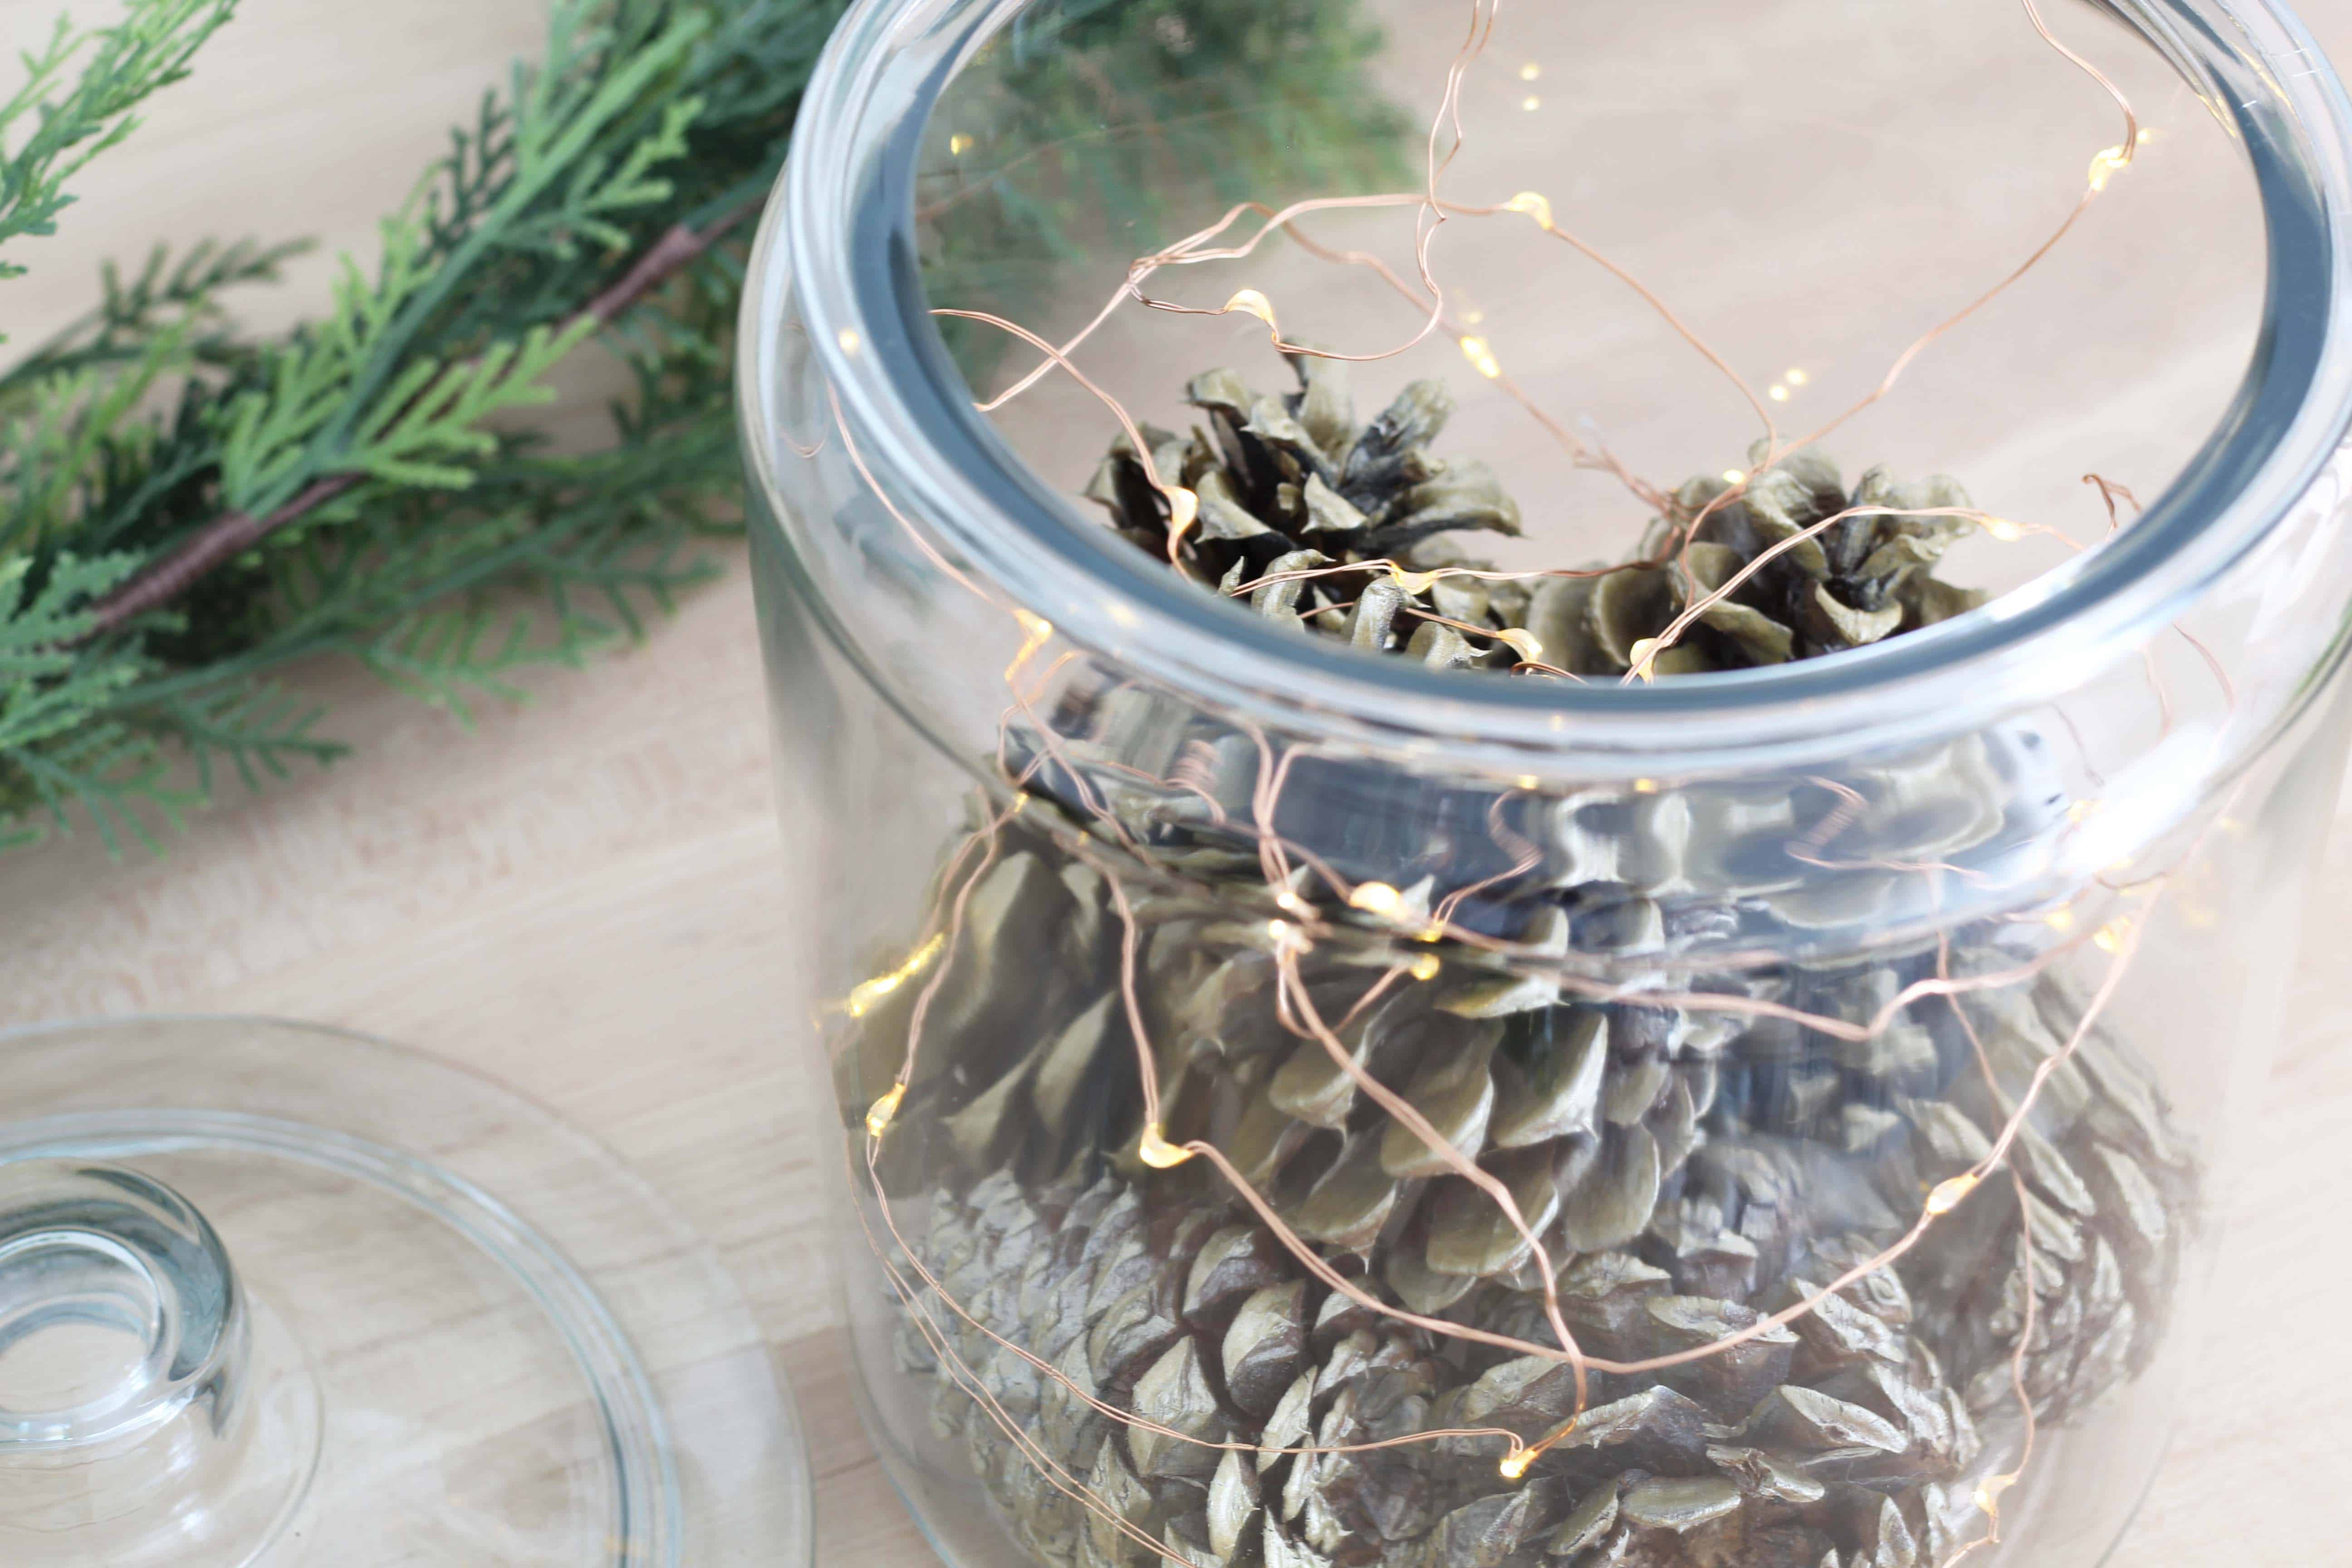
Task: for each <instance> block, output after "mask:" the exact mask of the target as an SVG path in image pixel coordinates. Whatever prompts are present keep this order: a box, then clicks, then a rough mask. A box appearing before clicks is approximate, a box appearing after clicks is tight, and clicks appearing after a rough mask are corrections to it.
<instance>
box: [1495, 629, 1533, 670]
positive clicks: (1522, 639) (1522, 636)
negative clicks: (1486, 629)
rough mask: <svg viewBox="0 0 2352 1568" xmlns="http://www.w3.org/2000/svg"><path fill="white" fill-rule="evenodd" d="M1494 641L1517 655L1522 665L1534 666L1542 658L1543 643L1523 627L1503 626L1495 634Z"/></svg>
mask: <svg viewBox="0 0 2352 1568" xmlns="http://www.w3.org/2000/svg"><path fill="white" fill-rule="evenodd" d="M1495 640H1496V642H1498V643H1501V644H1503V645H1504V646H1505V647H1508V648H1509V649H1510V650H1511V651H1512V652H1513V653H1515V654H1517V655H1518V656H1519V662H1520V663H1522V664H1534V663H1536V662H1537V661H1538V660H1539V659H1541V658H1543V643H1542V642H1541V641H1540V640H1539V639H1538V637H1536V635H1535V634H1534V633H1533V632H1531V631H1529V630H1528V629H1527V628H1526V627H1525V626H1505V627H1504V628H1503V629H1502V630H1501V631H1498V632H1496V634H1495Z"/></svg>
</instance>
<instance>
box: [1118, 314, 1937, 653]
mask: <svg viewBox="0 0 2352 1568" xmlns="http://www.w3.org/2000/svg"><path fill="white" fill-rule="evenodd" d="M1290 363H1291V365H1292V367H1293V369H1294V370H1295V372H1296V373H1297V376H1298V379H1299V387H1298V390H1297V391H1296V392H1293V393H1290V394H1288V395H1284V396H1280V397H1277V396H1274V395H1269V394H1262V393H1256V392H1253V391H1252V390H1250V388H1249V386H1248V385H1247V384H1245V383H1244V381H1243V380H1242V378H1241V376H1240V375H1238V374H1236V373H1234V372H1233V371H1230V370H1213V371H1210V372H1208V373H1206V374H1202V375H1198V376H1195V377H1193V378H1192V382H1191V383H1190V384H1188V385H1187V387H1186V389H1185V390H1186V401H1188V402H1189V403H1191V404H1192V405H1193V406H1194V407H1196V408H1199V409H1200V410H1202V413H1203V415H1204V416H1206V419H1207V424H1208V428H1207V429H1205V430H1203V429H1202V428H1199V427H1195V428H1194V429H1193V430H1192V433H1191V434H1190V435H1189V436H1187V437H1179V436H1175V435H1171V433H1169V432H1167V431H1165V430H1160V429H1158V428H1156V427H1153V426H1141V427H1140V428H1141V431H1142V434H1143V437H1144V442H1145V444H1146V446H1147V447H1149V448H1150V453H1151V458H1152V461H1153V464H1154V467H1155V468H1157V470H1158V471H1159V473H1160V475H1161V477H1162V478H1163V479H1172V480H1174V481H1176V482H1181V483H1182V484H1184V485H1186V486H1188V487H1190V488H1191V489H1192V490H1193V492H1194V493H1195V494H1196V495H1197V496H1198V497H1199V498H1200V514H1199V521H1198V524H1197V527H1196V529H1195V530H1194V531H1193V532H1192V535H1191V536H1190V538H1189V539H1188V541H1187V542H1186V544H1185V547H1184V549H1183V551H1182V552H1181V557H1180V561H1179V566H1180V568H1181V569H1182V570H1184V571H1186V572H1188V573H1189V574H1192V575H1193V576H1195V577H1196V578H1198V579H1200V580H1202V581H1204V582H1213V583H1215V584H1218V586H1219V588H1220V589H1221V590H1223V591H1232V590H1236V589H1238V588H1240V587H1242V586H1244V585H1245V584H1250V583H1253V582H1256V581H1258V580H1259V579H1260V578H1263V577H1266V576H1276V575H1279V574H1284V573H1289V572H1298V571H1307V570H1316V569H1320V568H1326V567H1332V566H1344V565H1346V564H1348V563H1354V562H1366V561H1376V560H1384V559H1395V560H1402V561H1403V562H1405V563H1407V564H1408V565H1409V566H1411V567H1412V569H1413V570H1415V571H1427V570H1430V569H1432V568H1435V567H1440V566H1468V567H1476V568H1481V569H1484V567H1485V565H1486V563H1483V562H1480V561H1477V560H1475V559H1474V558H1472V557H1470V556H1468V555H1465V553H1463V552H1462V550H1461V547H1460V545H1459V544H1458V543H1457V542H1455V541H1454V539H1452V538H1451V537H1447V536H1450V535H1453V534H1455V533H1459V532H1463V531H1476V530H1485V531H1492V532H1497V533H1505V534H1514V535H1515V534H1517V533H1518V532H1519V509H1518V507H1517V503H1515V502H1514V501H1513V500H1511V499H1510V498H1509V497H1508V496H1507V495H1506V494H1504V493H1503V489H1502V487H1501V485H1500V484H1499V483H1498V482H1497V481H1496V478H1495V476H1494V474H1493V472H1492V471H1491V470H1490V469H1489V468H1487V467H1486V464H1484V463H1482V462H1478V461H1475V460H1463V459H1452V460H1447V459H1441V458H1435V457H1433V456H1431V455H1430V453H1429V452H1428V450H1427V447H1428V444H1429V443H1430V442H1432V441H1433V440H1434V439H1435V438H1436V437H1437V435H1438V433H1439V432H1440V431H1441V430H1442V429H1444V426H1445V423H1446V421H1447V419H1448V418H1449V417H1451V416H1452V415H1453V412H1454V401H1453V398H1452V397H1451V396H1450V395H1448V394H1447V393H1446V391H1445V389H1444V386H1443V385H1442V384H1439V383H1437V382H1434V381H1416V382H1414V383H1412V384H1411V385H1409V386H1407V387H1406V388H1405V389H1404V391H1403V392H1402V393H1401V394H1399V395H1398V396H1397V398H1396V401H1394V402H1393V403H1391V404H1390V405H1389V406H1388V408H1387V409H1386V410H1385V411H1384V412H1382V413H1381V415H1380V416H1379V417H1378V418H1376V419H1374V420H1373V421H1372V422H1371V423H1370V425H1367V426H1362V427H1361V428H1360V429H1359V428H1358V426H1357V425H1356V422H1355V405H1354V400H1353V398H1352V396H1351V395H1350V394H1349V378H1348V366H1347V364H1346V363H1344V362H1341V361H1338V360H1328V359H1318V358H1315V357H1312V356H1309V355H1294V356H1291V360H1290ZM1763 456H1764V452H1763V451H1762V450H1761V449H1760V447H1759V448H1758V449H1754V450H1751V452H1750V453H1749V460H1750V461H1751V462H1756V461H1759V460H1760V459H1761V458H1763ZM1746 485H1747V488H1746V489H1745V491H1744V493H1743V494H1742V495H1741V496H1740V497H1739V498H1738V499H1736V500H1730V501H1727V502H1726V503H1724V504H1723V505H1721V506H1718V507H1717V508H1715V510H1712V511H1708V510H1706V509H1707V507H1708V505H1709V503H1710V502H1713V501H1715V500H1717V498H1718V497H1720V496H1722V495H1723V494H1724V492H1725V491H1726V490H1727V489H1728V488H1729V485H1728V483H1727V481H1726V480H1725V479H1720V478H1712V477H1709V478H1700V479H1692V480H1690V481H1689V482H1688V483H1686V484H1685V485H1684V486H1683V487H1682V488H1681V489H1679V490H1678V491H1676V492H1675V497H1674V505H1673V508H1672V509H1671V511H1670V513H1669V515H1667V516H1665V517H1662V518H1659V519H1657V520H1655V521H1654V522H1653V524H1652V526H1651V530H1650V532H1649V535H1648V537H1647V538H1646V539H1645V541H1644V542H1643V557H1644V558H1645V559H1646V558H1653V557H1655V556H1657V555H1658V554H1659V553H1660V552H1663V551H1664V550H1665V549H1666V546H1667V545H1668V543H1669V542H1670V540H1671V538H1672V536H1674V535H1675V534H1676V533H1678V532H1679V531H1682V530H1685V529H1687V528H1688V527H1689V525H1690V524H1691V522H1692V521H1693V520H1694V519H1701V518H1702V514H1704V517H1703V521H1699V523H1698V527H1697V531H1696V535H1695V537H1694V538H1693V540H1692V541H1691V542H1690V543H1689V547H1688V549H1687V550H1686V551H1680V552H1675V553H1677V554H1678V555H1679V562H1678V563H1670V564H1664V565H1659V566H1654V567H1649V566H1626V567H1622V568H1620V569H1619V570H1616V571H1613V572H1610V571H1604V570H1602V569H1601V568H1597V567H1595V568H1589V569H1588V570H1591V571H1592V572H1593V573H1594V574H1593V575H1590V576H1580V577H1546V578H1538V579H1533V580H1532V583H1529V582H1486V581H1481V580H1479V579H1475V578H1468V577H1450V578H1440V579H1438V580H1437V581H1436V582H1434V583H1432V584H1430V585H1429V586H1428V587H1427V588H1425V589H1423V590H1419V591H1408V587H1407V585H1406V584H1402V583H1400V582H1399V581H1397V580H1396V578H1395V577H1394V576H1393V575H1392V574H1388V573H1386V572H1384V571H1377V570H1368V571H1366V572H1364V573H1362V574H1354V573H1347V572H1335V573H1332V574H1329V575H1326V576H1320V577H1316V578H1310V579H1292V580H1288V581H1284V582H1278V583H1269V584H1265V585H1264V586H1261V587H1258V588H1256V589H1255V590H1254V591H1253V592H1252V593H1251V595H1250V604H1251V605H1252V607H1253V608H1255V610H1256V611H1257V612H1258V613H1259V614H1260V615H1262V616H1267V617H1268V618H1270V619H1273V620H1276V621H1280V622H1282V623H1284V624H1286V625H1289V626H1299V627H1301V628H1302V629H1306V628H1312V629H1314V630H1317V631H1319V632H1323V633H1327V634H1328V635H1331V636H1335V637H1341V638H1344V639H1345V640H1346V641H1348V642H1349V644H1351V645H1352V646H1354V647H1361V648H1367V649H1370V650H1371V651H1374V652H1397V653H1402V654H1405V655H1407V656H1409V657H1411V658H1417V659H1420V660H1421V661H1423V663H1425V664H1429V665H1433V666H1436V667H1439V668H1509V667H1511V666H1512V665H1513V664H1515V663H1516V662H1517V660H1518V658H1519V657H1520V655H1519V651H1518V650H1517V649H1515V648H1514V647H1511V646H1510V645H1509V644H1507V643H1505V642H1502V641H1500V640H1496V638H1494V637H1486V638H1478V639H1476V640H1473V638H1472V637H1465V636H1464V635H1463V632H1462V631H1461V630H1460V629H1458V627H1457V626H1448V625H1446V624H1444V623H1445V622H1446V621H1452V622H1455V623H1459V624H1460V625H1461V626H1471V627H1475V628H1483V629H1486V630H1487V631H1489V632H1492V633H1496V634H1499V633H1503V632H1507V631H1511V630H1515V629H1516V630H1518V631H1522V632H1524V633H1526V634H1528V636H1529V637H1532V638H1533V639H1534V641H1535V644H1536V645H1537V647H1538V653H1537V655H1536V657H1537V658H1538V660H1539V661H1540V662H1542V663H1544V664H1547V665H1549V666H1551V667H1552V668H1558V669H1564V670H1566V671H1568V672H1569V673H1570V674H1573V675H1580V676H1584V675H1607V674H1622V673H1623V672H1624V671H1625V670H1626V669H1627V668H1629V667H1630V666H1631V665H1632V664H1633V661H1634V658H1635V657H1636V653H1635V644H1637V643H1639V642H1641V641H1642V640H1643V639H1645V638H1650V637H1657V636H1658V635H1659V634H1660V633H1662V632H1663V631H1664V629H1665V627H1666V626H1667V623H1669V622H1670V621H1672V620H1673V619H1674V618H1675V616H1676V615H1678V614H1680V613H1681V611H1682V610H1683V609H1684V608H1685V605H1687V604H1688V603H1689V602H1690V601H1691V599H1692V598H1693V597H1695V596H1696V594H1697V593H1707V592H1712V591H1714V590H1715V589H1717V588H1718V587H1720V586H1721V585H1722V584H1724V583H1726V582H1727V581H1728V580H1729V579H1730V578H1731V577H1732V575H1733V574H1735V573H1737V572H1738V571H1739V570H1740V569H1741V568H1742V567H1743V566H1745V565H1747V564H1748V562H1750V561H1751V560H1753V559H1754V558H1755V557H1756V555H1757V554H1758V553H1759V552H1762V551H1763V550H1765V549H1767V548H1768V547H1769V546H1771V545H1773V544H1775V543H1777V542H1780V541H1782V540H1786V539H1788V538H1790V536H1792V535H1794V534H1797V533H1800V532H1801V531H1803V530H1804V529H1806V528H1808V527H1810V526H1811V525H1813V524H1814V523H1817V522H1820V521H1822V519H1824V518H1827V517H1830V516H1832V515H1833V514H1834V513H1837V512H1840V511H1843V510H1848V509H1849V508H1852V507H1866V506H1885V507H1889V508H1895V509H1900V510H1918V509H1923V508H1937V507H1966V506H1968V505H1969V500H1968V496H1967V495H1966V493H1965V492H1964V491H1962V490H1961V489H1960V487H1959V486H1958V484H1957V483H1956V482H1955V481H1953V480H1952V479H1948V478H1945V477H1943V476H1941V475H1937V476H1935V477H1933V478H1930V479H1927V480H1925V481H1922V482H1917V483H1909V484H1906V483H1898V482H1896V481H1895V480H1894V479H1892V478H1890V477H1889V476H1888V474H1887V473H1886V471H1885V469H1884V468H1871V469H1869V470H1868V471H1866V472H1865V473H1864V475H1863V476H1862V478H1861V479H1860V480H1859V481H1857V482H1856V483H1855V485H1854V486H1853V490H1852V492H1851V494H1849V493H1848V492H1847V490H1846V489H1845V487H1844V483H1843V480H1842V479H1840V477H1839V474H1838V470H1837V466H1836V465H1835V464H1833V463H1832V462H1830V461H1829V460H1828V459H1827V458H1822V457H1819V456H1817V455H1815V454H1812V453H1810V452H1799V453H1795V454H1792V455H1790V456H1789V457H1787V458H1784V459H1782V460H1781V461H1780V463H1779V464H1778V465H1776V466H1774V467H1772V468H1769V469H1766V470H1764V471H1762V472H1759V473H1757V474H1755V475H1753V476H1752V477H1750V478H1749V479H1748V480H1747V481H1746ZM1086 494H1087V498H1088V499H1089V500H1095V501H1097V502H1099V503H1101V504H1102V505H1103V506H1104V507H1105V508H1106V509H1108V511H1109V512H1110V514H1111V521H1112V524H1113V526H1114V527H1115V528H1116V529H1117V530H1118V531H1119V532H1120V533H1121V534H1122V535H1123V536H1124V537H1126V538H1128V539H1129V540H1131V541H1133V542H1135V543H1136V544H1138V545H1139V546H1140V547H1142V548H1144V549H1146V550H1149V551H1150V552H1152V553H1153V554H1154V555H1155V556H1160V555H1164V553H1165V552H1166V550H1167V537H1168V536H1167V527H1168V525H1167V521H1166V509H1165V507H1164V505H1163V503H1162V502H1161V500H1160V495H1159V492H1158V491H1156V490H1155V489H1153V488H1152V487H1151V485H1150V483H1149V482H1148V480H1147V479H1146V478H1145V475H1144V468H1143V465H1142V464H1141V463H1140V462H1139V460H1138V454H1137V452H1136V450H1135V447H1134V444H1133V443H1132V442H1131V441H1130V440H1129V438H1128V437H1125V436H1121V437H1119V438H1118V441H1117V442H1116V443H1114V444H1113V446H1112V447H1111V450H1110V455H1109V456H1108V458H1105V459H1104V460H1103V462H1102V465H1101V466H1100V467H1099V468H1097V470H1096V473H1095V476H1094V479H1093V480H1092V481H1091V482H1090V483H1089V484H1088V485H1087V490H1086ZM1975 526H1976V524H1975V523H1974V522H1973V521H1970V520H1969V519H1967V518H1961V517H1925V518H1921V517H1898V516H1895V515H1892V514H1890V513H1885V512H1880V513H1871V512H1864V513H1859V514H1857V515H1855V516H1853V517H1851V518H1848V519H1846V520H1845V521H1842V522H1839V523H1837V524H1836V525H1834V526H1833V527H1832V528H1830V529H1829V530H1827V531H1824V532H1822V533H1821V534H1818V535H1816V536H1814V537H1812V538H1810V539H1804V540H1801V541H1799V542H1797V543H1796V544H1794V545H1792V546H1790V548H1789V549H1787V550H1786V551H1784V552H1782V553H1780V555H1778V556H1775V557H1774V558H1773V559H1771V560H1770V561H1769V562H1767V563H1765V564H1764V566H1763V567H1762V568H1760V569H1759V571H1758V572H1757V573H1756V574H1755V575H1754V576H1752V577H1751V578H1749V579H1748V581H1746V582H1744V583H1743V584H1741V585H1740V586H1739V587H1738V589H1736V590H1735V591H1734V592H1733V593H1732V595H1730V596H1729V597H1728V598H1727V599H1725V600H1723V601H1722V602H1721V603H1719V604H1717V605H1711V606H1710V607H1708V608H1707V609H1706V611H1705V612H1703V613H1702V616H1701V617H1700V620H1699V623H1698V624H1697V625H1696V626H1692V627H1691V628H1689V630H1688V631H1687V633H1686V634H1685V635H1684V636H1682V637H1680V638H1679V639H1678V640H1677V641H1676V643H1675V646H1673V647H1670V648H1668V649H1666V650H1665V651H1664V652H1663V653H1662V654H1661V655H1660V656H1659V657H1658V658H1657V659H1656V660H1655V661H1654V665H1653V667H1652V668H1653V669H1654V673H1657V674H1661V675H1675V674H1688V673H1693V672H1696V671H1701V670H1709V669H1737V668H1745V667H1748V666H1752V665H1760V664H1778V663H1781V662H1783V661H1785V660H1788V659H1791V658H1810V657H1812V656H1815V655H1819V654H1825V653H1833V652H1837V651H1839V650H1842V649H1844V648H1850V647H1859V646H1861V645H1863V644H1866V643H1872V642H1876V641H1878V640H1880V639H1881V638H1883V637H1888V636H1891V635H1894V634H1895V633H1897V632H1902V631H1909V630H1913V629H1916V627H1919V626H1927V625H1931V624H1933V623H1935V622H1937V621H1940V620H1944V619H1946V618H1948V617H1949V616H1954V615H1958V614H1959V613H1960V612H1961V611H1963V610H1968V609H1973V608H1974V607H1976V605H1979V604H1980V603H1982V602H1983V595H1982V594H1981V593H1979V592H1978V591H1976V590H1971V589H1963V588H1957V587H1954V586H1953V585H1951V584H1948V583H1945V582H1942V581H1940V580H1939V579H1937V577H1936V576H1935V575H1934V568H1935V566H1936V564H1937V562H1938V561H1940V560H1941V558H1942V556H1943V554H1944V552H1945V551H1946V549H1948V547H1949V546H1950V544H1951V543H1952V542H1954V541H1955V540H1957V539H1958V538H1960V537H1962V536H1963V535H1965V534H1967V533H1968V532H1969V531H1971V530H1972V529H1973V528H1974V527H1975ZM1415 612H1422V613H1423V615H1426V616H1442V617H1444V620H1437V619H1425V618H1422V616H1419V615H1416V614H1415Z"/></svg>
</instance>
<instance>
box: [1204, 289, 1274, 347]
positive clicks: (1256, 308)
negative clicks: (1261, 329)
mask: <svg viewBox="0 0 2352 1568" xmlns="http://www.w3.org/2000/svg"><path fill="white" fill-rule="evenodd" d="M1235 310H1239V311H1240V312H1241V313H1242V314H1243V315H1244V316H1255V317H1256V318H1257V319H1258V320H1259V321H1264V322H1265V330H1266V331H1269V332H1272V333H1273V334H1274V335H1275V337H1276V339H1277V340H1279V339H1280V338H1281V336H1282V328H1281V327H1280V326H1278V325H1276V322H1275V319H1274V301H1273V300H1269V299H1267V298H1266V297H1265V295H1264V294H1261V293H1259V292H1258V291H1257V290H1256V289H1234V297H1233V298H1232V299H1230V300H1226V301H1225V303H1224V308H1223V309H1222V310H1219V311H1218V312H1217V314H1219V315H1220V316H1230V315H1232V314H1233V313H1234V311H1235Z"/></svg>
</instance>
